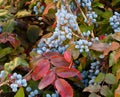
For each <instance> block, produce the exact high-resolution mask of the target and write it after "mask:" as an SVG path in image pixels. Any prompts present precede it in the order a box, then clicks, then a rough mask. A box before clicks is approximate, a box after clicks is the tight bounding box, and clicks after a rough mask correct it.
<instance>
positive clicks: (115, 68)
mask: <svg viewBox="0 0 120 97" xmlns="http://www.w3.org/2000/svg"><path fill="white" fill-rule="evenodd" d="M119 68H120V60H119V61H118V62H117V63H116V64H115V65H113V66H112V73H113V74H116V72H117V71H118V69H119Z"/></svg>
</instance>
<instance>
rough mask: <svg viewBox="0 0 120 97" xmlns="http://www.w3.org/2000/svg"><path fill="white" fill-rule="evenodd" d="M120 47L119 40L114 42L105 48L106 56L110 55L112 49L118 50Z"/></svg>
mask: <svg viewBox="0 0 120 97" xmlns="http://www.w3.org/2000/svg"><path fill="white" fill-rule="evenodd" d="M119 47H120V45H119V43H117V42H112V43H111V45H110V46H109V47H108V48H106V49H105V50H104V56H105V55H108V53H109V52H110V51H114V50H117V49H118V48H119Z"/></svg>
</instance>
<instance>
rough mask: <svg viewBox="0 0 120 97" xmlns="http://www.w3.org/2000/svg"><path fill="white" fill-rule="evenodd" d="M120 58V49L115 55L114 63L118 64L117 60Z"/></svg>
mask: <svg viewBox="0 0 120 97" xmlns="http://www.w3.org/2000/svg"><path fill="white" fill-rule="evenodd" d="M119 58H120V49H119V50H118V51H116V53H115V55H114V61H115V62H117V60H118V59H119Z"/></svg>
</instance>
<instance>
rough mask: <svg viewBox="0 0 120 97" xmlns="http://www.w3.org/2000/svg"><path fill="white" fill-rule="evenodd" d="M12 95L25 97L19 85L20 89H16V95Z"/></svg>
mask: <svg viewBox="0 0 120 97" xmlns="http://www.w3.org/2000/svg"><path fill="white" fill-rule="evenodd" d="M14 97H25V93H24V89H23V87H20V89H19V90H18V91H17V93H16V95H15V96H14Z"/></svg>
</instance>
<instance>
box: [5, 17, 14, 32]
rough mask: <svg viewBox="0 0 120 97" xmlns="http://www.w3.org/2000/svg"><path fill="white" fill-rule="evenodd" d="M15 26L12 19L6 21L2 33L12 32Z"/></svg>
mask: <svg viewBox="0 0 120 97" xmlns="http://www.w3.org/2000/svg"><path fill="white" fill-rule="evenodd" d="M15 25H16V22H15V21H14V20H13V19H12V20H8V21H7V22H6V24H5V26H4V27H3V32H13V30H14V27H15Z"/></svg>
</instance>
